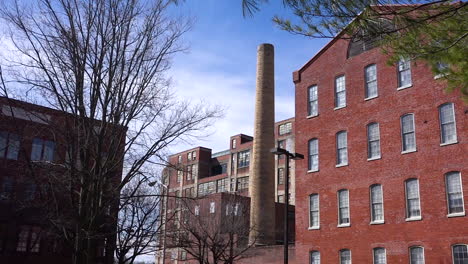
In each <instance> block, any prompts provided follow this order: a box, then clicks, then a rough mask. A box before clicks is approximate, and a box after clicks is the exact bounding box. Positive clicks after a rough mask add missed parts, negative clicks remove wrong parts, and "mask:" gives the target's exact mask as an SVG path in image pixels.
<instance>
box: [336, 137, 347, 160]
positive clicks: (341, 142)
mask: <svg viewBox="0 0 468 264" xmlns="http://www.w3.org/2000/svg"><path fill="white" fill-rule="evenodd" d="M336 141H337V142H336V145H337V164H346V163H348V149H347V147H348V146H347V144H348V142H347V133H346V131H342V132H339V133H338V134H337V137H336Z"/></svg>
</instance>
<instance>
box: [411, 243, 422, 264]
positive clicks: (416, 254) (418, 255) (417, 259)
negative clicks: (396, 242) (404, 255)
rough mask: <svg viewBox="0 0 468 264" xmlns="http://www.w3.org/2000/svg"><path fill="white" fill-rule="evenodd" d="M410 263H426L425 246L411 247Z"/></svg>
mask: <svg viewBox="0 0 468 264" xmlns="http://www.w3.org/2000/svg"><path fill="white" fill-rule="evenodd" d="M409 251H410V264H424V248H423V247H419V246H414V247H410V250H409Z"/></svg>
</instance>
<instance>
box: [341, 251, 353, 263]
mask: <svg viewBox="0 0 468 264" xmlns="http://www.w3.org/2000/svg"><path fill="white" fill-rule="evenodd" d="M345 251H348V252H349V264H351V263H353V255H352V253H351V250H350V249H348V248H343V249H340V252H339V255H340V264H343V260H342V259H341V253H343V252H345Z"/></svg>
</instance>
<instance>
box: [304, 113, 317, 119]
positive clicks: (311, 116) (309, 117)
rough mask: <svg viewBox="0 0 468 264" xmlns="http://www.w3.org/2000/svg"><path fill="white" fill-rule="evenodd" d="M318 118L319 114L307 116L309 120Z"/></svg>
mask: <svg viewBox="0 0 468 264" xmlns="http://www.w3.org/2000/svg"><path fill="white" fill-rule="evenodd" d="M317 116H319V115H318V114H316V115H308V116H306V118H307V119H311V118H314V117H317Z"/></svg>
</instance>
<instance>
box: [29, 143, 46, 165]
mask: <svg viewBox="0 0 468 264" xmlns="http://www.w3.org/2000/svg"><path fill="white" fill-rule="evenodd" d="M43 145H44V141H43V140H42V139H39V138H35V139H33V143H32V149H31V160H35V161H37V160H41V156H42V146H43Z"/></svg>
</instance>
